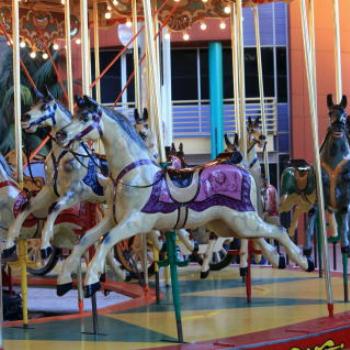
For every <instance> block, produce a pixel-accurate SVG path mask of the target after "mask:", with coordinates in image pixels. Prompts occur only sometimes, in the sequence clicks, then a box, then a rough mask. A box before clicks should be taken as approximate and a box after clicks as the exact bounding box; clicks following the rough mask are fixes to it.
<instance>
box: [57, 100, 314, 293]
mask: <svg viewBox="0 0 350 350" xmlns="http://www.w3.org/2000/svg"><path fill="white" fill-rule="evenodd" d="M84 99H85V102H86V107H84V108H82V109H81V110H80V111H79V112H78V115H77V120H75V121H73V122H71V123H70V124H69V125H67V126H66V127H64V128H63V129H61V131H59V132H58V133H57V134H56V138H57V141H58V142H59V143H60V144H61V145H62V146H63V147H68V148H69V147H72V144H73V143H75V142H81V141H87V140H90V141H94V142H96V141H98V140H101V141H102V142H103V145H104V148H105V151H106V155H107V159H108V163H109V168H110V174H111V178H112V179H113V183H114V187H115V191H114V192H115V197H114V198H113V203H114V205H113V216H115V222H117V223H118V224H116V226H115V227H114V228H113V229H112V230H110V231H108V232H107V233H106V234H105V235H104V239H103V241H102V242H101V243H100V245H99V247H98V248H97V250H96V253H95V255H94V258H93V259H92V261H91V262H90V264H89V267H88V270H87V273H86V276H85V281H84V284H85V295H86V296H90V295H92V294H94V293H95V292H96V291H97V290H98V289H99V288H100V282H99V278H100V275H101V274H102V272H103V267H104V264H105V260H106V256H107V254H108V252H109V251H110V250H111V249H112V248H113V246H114V245H115V244H116V243H118V242H119V241H121V240H124V239H127V238H129V237H132V236H134V235H137V234H140V233H143V232H149V231H151V230H153V229H156V230H161V231H167V230H173V229H177V228H182V227H184V228H197V227H199V226H203V225H205V226H207V227H208V228H210V229H211V230H212V231H214V232H216V233H217V234H219V235H222V236H226V237H230V236H232V233H233V232H234V235H235V236H236V237H239V238H246V239H256V240H257V241H258V244H259V246H260V248H261V250H262V251H263V253H264V255H265V256H266V257H267V258H268V259H269V261H270V262H271V263H272V265H273V266H279V267H284V266H285V258H284V257H282V256H280V255H279V254H278V253H277V251H276V249H275V248H274V247H272V246H271V245H270V244H269V243H267V242H266V241H265V238H270V239H275V240H277V241H278V242H279V243H280V244H281V245H282V246H284V247H285V249H286V252H287V253H288V255H289V257H290V259H291V260H293V261H294V262H295V263H297V264H298V265H299V266H300V267H302V268H303V269H304V270H307V271H312V270H313V269H314V265H313V262H312V261H311V259H310V258H307V257H304V256H303V255H302V252H301V251H300V249H299V248H298V247H297V246H296V245H295V244H294V243H293V242H292V241H291V240H290V238H289V237H288V234H287V233H286V231H285V229H284V228H281V227H277V226H274V225H270V224H267V223H265V222H264V221H263V220H262V219H261V218H260V217H259V215H258V214H257V212H256V209H255V207H256V205H257V196H256V185H255V183H254V180H253V177H252V176H251V175H250V174H249V173H248V172H246V171H245V170H244V169H242V168H240V167H238V166H235V165H231V164H228V163H225V162H220V161H216V162H211V163H208V164H206V165H204V166H201V167H196V168H194V169H193V171H191V172H190V171H188V174H187V175H188V176H185V174H184V179H183V181H182V182H181V183H180V182H178V183H174V182H173V181H172V180H171V174H170V173H169V171H165V170H164V169H162V168H160V167H159V165H157V164H156V163H155V162H154V161H153V160H152V159H151V158H150V156H149V153H148V150H147V147H146V145H145V144H144V142H143V141H142V139H141V138H140V136H139V135H138V134H137V132H136V131H135V129H134V128H133V126H132V125H131V124H130V123H129V121H128V120H127V119H126V118H125V117H124V116H123V115H122V114H120V113H117V112H114V111H111V110H108V109H106V108H103V107H102V106H100V105H98V104H97V103H96V102H95V101H94V100H92V99H90V98H89V97H87V96H84ZM116 199H117V200H116Z"/></svg>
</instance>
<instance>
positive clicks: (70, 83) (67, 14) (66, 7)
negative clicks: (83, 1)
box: [64, 0, 74, 113]
mask: <svg viewBox="0 0 350 350" xmlns="http://www.w3.org/2000/svg"><path fill="white" fill-rule="evenodd" d="M64 20H65V35H66V66H67V90H68V105H69V110H70V112H71V113H73V111H74V91H73V72H72V42H71V35H70V34H71V25H70V0H65V2H64Z"/></svg>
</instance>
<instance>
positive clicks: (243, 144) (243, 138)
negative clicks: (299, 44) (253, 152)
mask: <svg viewBox="0 0 350 350" xmlns="http://www.w3.org/2000/svg"><path fill="white" fill-rule="evenodd" d="M242 10H243V8H242V0H237V1H236V21H237V46H238V50H237V52H238V74H239V103H240V123H241V125H240V130H241V131H240V149H241V152H242V155H243V159H244V161H247V155H248V154H247V153H248V151H247V127H246V116H245V62H244V33H243V16H242V15H243V13H242V12H243V11H242Z"/></svg>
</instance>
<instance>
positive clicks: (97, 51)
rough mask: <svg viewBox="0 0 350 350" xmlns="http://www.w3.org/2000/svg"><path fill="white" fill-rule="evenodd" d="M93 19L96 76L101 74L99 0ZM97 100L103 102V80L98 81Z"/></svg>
mask: <svg viewBox="0 0 350 350" xmlns="http://www.w3.org/2000/svg"><path fill="white" fill-rule="evenodd" d="M93 21H94V58H95V77H99V76H100V74H101V64H100V24H99V19H98V2H97V1H94V2H93ZM95 92H96V101H97V102H98V103H101V80H98V81H97V82H96V90H95Z"/></svg>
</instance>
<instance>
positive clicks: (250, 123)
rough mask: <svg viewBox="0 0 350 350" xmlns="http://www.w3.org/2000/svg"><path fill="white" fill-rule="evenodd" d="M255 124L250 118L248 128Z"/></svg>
mask: <svg viewBox="0 0 350 350" xmlns="http://www.w3.org/2000/svg"><path fill="white" fill-rule="evenodd" d="M252 124H253V122H252V118H251V117H248V127H250V126H252Z"/></svg>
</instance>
